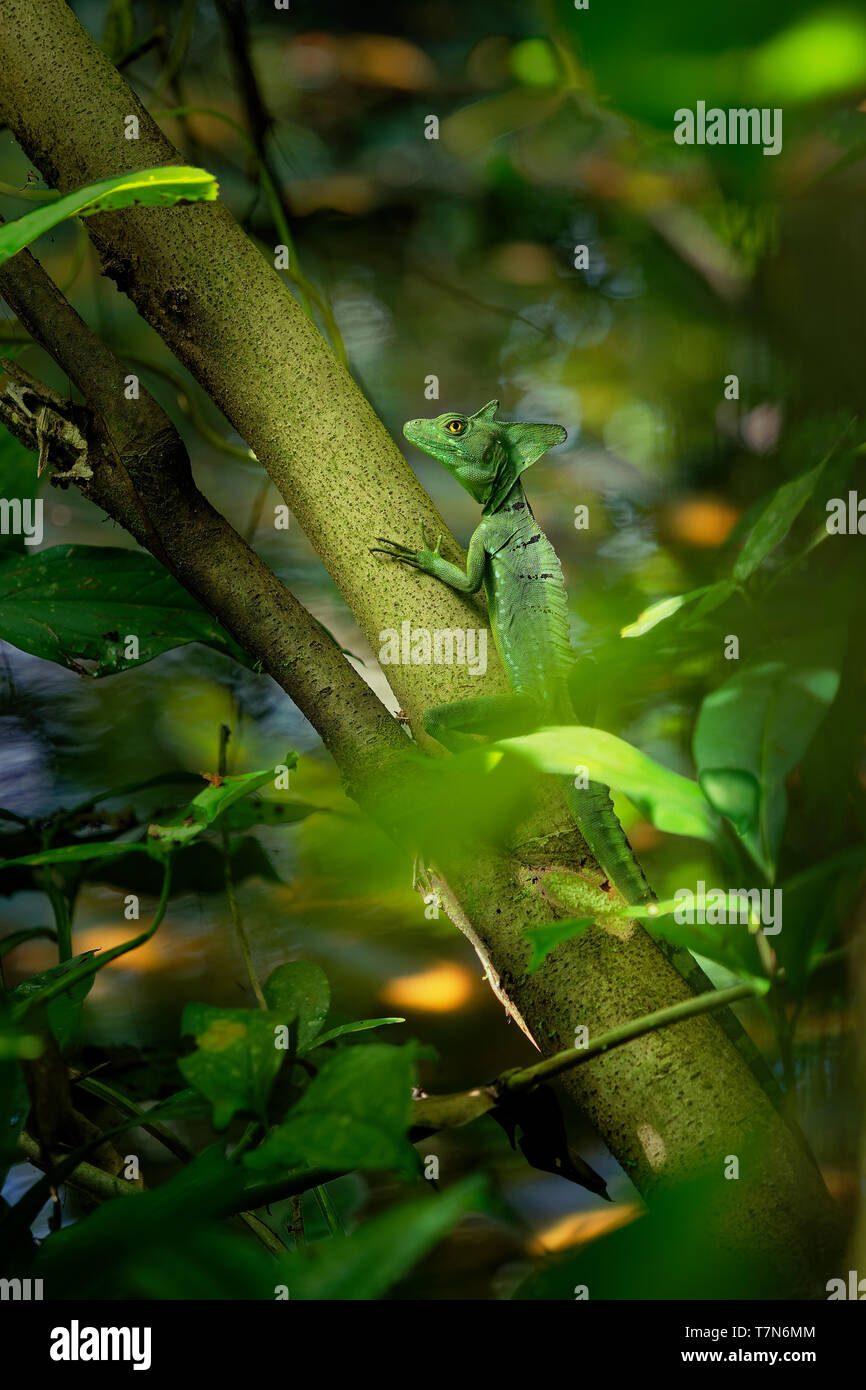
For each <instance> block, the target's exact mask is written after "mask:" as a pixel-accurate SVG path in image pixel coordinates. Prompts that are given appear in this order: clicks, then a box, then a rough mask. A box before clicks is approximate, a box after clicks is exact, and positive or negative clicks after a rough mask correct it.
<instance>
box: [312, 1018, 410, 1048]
mask: <svg viewBox="0 0 866 1390" xmlns="http://www.w3.org/2000/svg"><path fill="white" fill-rule="evenodd" d="M405 1022H406V1020H405V1018H362V1019H359V1021H358V1022H357V1023H340V1024H338V1026H337V1027H336V1028H329V1029H328V1031H327V1032H326V1033H320V1034H319V1035H318V1037H317V1038H316V1039H315V1040H314V1041H313V1042H311V1043H310V1044H309V1046H307V1047H303V1048H300V1049H299V1051H300V1052H302V1053H306V1052H315V1050H316V1048H317V1047H324V1045H325V1043H330V1042H334V1041H335V1040H336V1039H337V1038H343V1037H345V1036H346V1034H347V1033H366V1032H367V1031H368V1030H369V1029H370V1028H384V1027H385V1025H386V1024H389V1023H405Z"/></svg>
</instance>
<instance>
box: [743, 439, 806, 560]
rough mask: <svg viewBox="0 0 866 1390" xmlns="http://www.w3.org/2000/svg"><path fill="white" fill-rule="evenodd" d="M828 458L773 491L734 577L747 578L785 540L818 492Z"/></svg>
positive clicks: (747, 541) (750, 535) (747, 539)
mask: <svg viewBox="0 0 866 1390" xmlns="http://www.w3.org/2000/svg"><path fill="white" fill-rule="evenodd" d="M829 457H830V455H829V454H827V456H826V457H825V458H823V459H822V460H821V462H820V463H818V464H816V465H815V467H814V468H809V469H807V470H806V472H805V473H800V474H799V475H798V476H797V477H796V478H792V479H791V481H790V482H789V483H783V484H782V486H781V487H780V488H777V489H776V491H775V492H774V493H773V495H772V497H771V498H770V500H769V502H768V503H767V505H766V506H765V507H764V509H763V511H762V512H761V514H760V516H759V517H758V519H757V521H756V522H755V524H754V526H753V527H752V529H751V531H750V532H749V534H748V536H747V537H746V541H745V544H744V545H743V548H742V550H741V551H740V553H739V555H738V557H737V562H736V564H735V565H734V578H735V579H736V580H739V582H740V583H742V582H743V580H745V579H748V578H749V576H750V575H751V574H753V573H754V571H755V570H756V569H757V568H758V566H759V565H760V564H761V562H762V561H763V560H765V559H766V558H767V556H768V555H769V554H770V551H771V550H775V548H776V546H777V545H778V544H779V542H780V541H782V540H784V539H785V536H787V534H788V532H789V531H790V529H791V527H792V526H793V524H794V522H795V521H796V519H797V517H798V516H799V515H800V512H801V511H802V510H803V507H804V506H805V505H806V503H807V502H808V500H809V498H810V497H811V496H812V493H813V492H814V491H815V488H816V486H817V484H818V481H819V479H820V477H821V474H822V473H823V471H824V467H825V465H826V463H827V459H829Z"/></svg>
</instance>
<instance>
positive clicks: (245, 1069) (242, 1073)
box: [178, 1004, 290, 1130]
mask: <svg viewBox="0 0 866 1390" xmlns="http://www.w3.org/2000/svg"><path fill="white" fill-rule="evenodd" d="M287 1022H290V1020H287V1019H285V1018H284V1017H282V1015H281V1014H278V1013H271V1012H267V1013H265V1012H264V1011H263V1010H261V1009H221V1008H215V1007H213V1006H212V1005H211V1004H187V1006H186V1008H185V1009H184V1011H183V1020H182V1030H183V1032H184V1034H192V1036H193V1037H194V1038H195V1040H196V1050H195V1052H193V1053H191V1054H190V1056H188V1057H181V1059H180V1061H179V1063H178V1065H179V1067H180V1070H181V1072H182V1074H183V1076H184V1078H185V1079H186V1080H187V1081H188V1082H189V1083H190V1085H191V1086H195V1088H196V1089H197V1090H198V1091H201V1093H202V1095H205V1096H207V1098H208V1100H210V1101H211V1102H212V1104H213V1120H214V1127H215V1128H216V1129H218V1130H219V1129H225V1127H226V1125H227V1124H228V1123H229V1121H230V1120H231V1118H232V1116H233V1115H236V1114H237V1113H238V1111H242V1112H243V1113H244V1114H248V1115H255V1116H256V1117H257V1118H259V1119H262V1120H263V1119H265V1115H266V1107H267V1102H268V1096H269V1095H270V1092H271V1087H272V1086H273V1084H274V1081H275V1080H276V1078H277V1073H278V1072H279V1070H280V1067H281V1066H282V1063H283V1060H284V1058H285V1056H286V1053H285V1050H283V1049H280V1048H278V1047H277V1045H276V1043H277V1035H276V1030H277V1028H278V1027H280V1026H283V1025H285V1024H286V1023H287Z"/></svg>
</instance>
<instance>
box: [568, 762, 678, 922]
mask: <svg viewBox="0 0 866 1390" xmlns="http://www.w3.org/2000/svg"><path fill="white" fill-rule="evenodd" d="M563 783H564V785H563V792H564V794H565V800H566V804H567V806H568V809H569V811H570V812H571V814H572V815H573V816H574V819H575V821H576V822H577V827H578V829H579V830H580V833H581V835H582V836H583V838H584V840H585V841H586V843H587V846H588V847H589V849H590V851H591V853H592V856H593V858H594V859H595V860H596V862H597V863H598V864H599V865H600V867H601V868H602V869H603V870H604V872H605V874H606V875H607V877H608V879H609V881H610V882H611V883H612V884H613V886H614V888H615V889H616V890H617V892H618V893H619V894H621V896H622V897H623V899H624V900H625V902H626V903H628V904H629V906H635V905H636V904H637V903H648V902H651V901H652V900H653V898H654V897H655V894H654V893H653V891H652V889H651V888H650V886H649V883H648V882H647V879H646V876H645V875H644V872H643V869H642V868H641V866H640V864H639V863H638V862H637V859H636V858H635V855H634V851H633V849H632V847H631V845H630V844H629V842H628V839H627V838H626V833H625V831H624V830H623V828H622V826H621V825H620V823H619V821H618V820H617V818H616V812H615V811H614V809H613V802H612V801H611V799H610V792H609V790H608V788H607V787H606V786H604V784H603V783H602V782H590V784H589V786H588V787H586V788H581V789H578V788H577V787H575V785H574V782H573V781H572V779H571V778H570V777H566V778H563Z"/></svg>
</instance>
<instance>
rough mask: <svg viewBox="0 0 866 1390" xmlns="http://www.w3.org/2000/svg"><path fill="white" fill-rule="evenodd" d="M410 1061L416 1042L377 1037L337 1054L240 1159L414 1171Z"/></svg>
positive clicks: (262, 1165) (269, 1164) (253, 1163)
mask: <svg viewBox="0 0 866 1390" xmlns="http://www.w3.org/2000/svg"><path fill="white" fill-rule="evenodd" d="M415 1061H416V1053H415V1049H414V1048H412V1047H388V1046H386V1045H385V1044H383V1043H370V1044H367V1045H364V1046H360V1047H348V1048H345V1049H343V1051H341V1052H337V1053H336V1054H335V1055H334V1056H333V1057H329V1058H328V1060H327V1061H326V1062H325V1063H324V1064H323V1066H322V1067H321V1069H320V1071H319V1072H318V1074H317V1075H316V1077H315V1079H314V1080H313V1081H311V1082H310V1084H309V1086H308V1087H307V1089H306V1091H305V1092H304V1094H303V1095H302V1096H301V1099H300V1100H299V1101H298V1102H297V1104H296V1105H295V1106H294V1107H293V1109H292V1111H291V1112H290V1114H289V1116H288V1118H287V1119H286V1120H284V1121H283V1123H282V1124H281V1125H279V1126H278V1127H277V1128H276V1129H275V1130H274V1131H273V1133H272V1134H270V1135H269V1136H268V1138H267V1139H266V1140H265V1141H264V1143H263V1144H261V1145H260V1146H259V1148H258V1149H255V1150H254V1151H253V1152H252V1153H250V1154H247V1155H246V1156H245V1158H244V1162H245V1163H246V1164H247V1165H248V1166H249V1167H250V1168H253V1169H256V1170H261V1169H270V1168H285V1167H287V1166H291V1165H294V1164H298V1163H307V1164H309V1165H310V1166H312V1167H316V1168H319V1167H321V1168H328V1169H331V1170H333V1171H340V1170H343V1169H354V1168H374V1169H396V1170H397V1171H398V1172H402V1173H407V1174H411V1173H414V1172H417V1168H418V1158H417V1154H416V1153H415V1151H414V1149H413V1148H412V1147H411V1145H410V1144H409V1142H408V1140H407V1138H406V1132H407V1130H408V1128H409V1123H410V1111H411V1104H412V1100H411V1093H412V1086H413V1084H414V1080H415Z"/></svg>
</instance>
